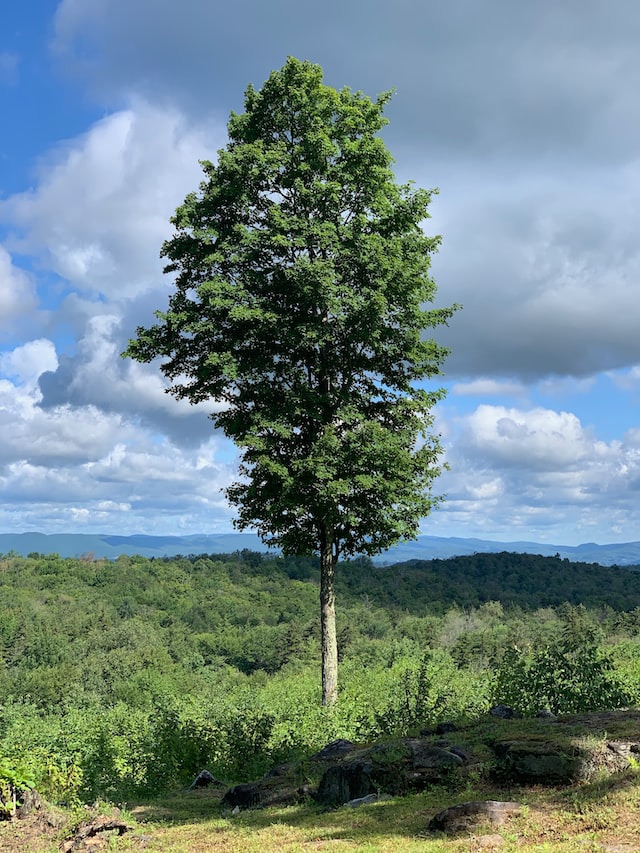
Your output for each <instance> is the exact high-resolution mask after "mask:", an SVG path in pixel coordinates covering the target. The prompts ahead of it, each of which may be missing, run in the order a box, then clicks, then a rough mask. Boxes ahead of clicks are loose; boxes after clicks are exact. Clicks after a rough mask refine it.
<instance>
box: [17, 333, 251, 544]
mask: <svg viewBox="0 0 640 853" xmlns="http://www.w3.org/2000/svg"><path fill="white" fill-rule="evenodd" d="M56 362H57V355H56V352H55V348H54V346H53V344H52V343H51V341H47V340H36V341H30V342H28V343H27V344H25V345H23V346H21V347H17V348H15V349H14V350H13V351H9V352H6V353H3V354H2V356H1V357H0V376H1V375H4V378H0V432H2V436H3V441H2V443H1V444H0V504H2V507H3V509H2V511H1V512H0V524H2V521H3V520H4V521H5V524H3V526H4V527H7V528H8V529H13V530H24V529H29V528H33V527H36V528H38V529H40V530H43V531H45V532H48V531H50V530H55V529H56V527H57V526H60V525H62V526H63V527H64V525H65V524H66V525H67V526H69V525H71V524H72V523H73V526H74V527H76V525H77V524H80V523H82V525H83V526H84V527H85V528H86V529H92V530H100V529H101V528H102V527H104V529H106V530H120V531H122V532H131V533H133V532H136V530H138V531H139V530H141V529H145V530H151V529H155V530H158V532H166V519H167V518H169V517H171V518H172V529H176V530H177V529H181V530H183V531H184V532H191V533H196V532H200V531H202V530H204V529H211V528H212V527H215V526H216V525H220V524H223V526H226V527H228V526H229V524H230V518H231V513H230V510H229V508H228V506H227V505H226V503H225V501H224V498H223V495H222V489H223V488H224V487H226V486H227V485H229V483H230V482H231V480H232V478H233V476H234V472H235V466H234V454H233V450H232V449H231V448H230V446H229V444H228V443H227V442H225V441H224V440H221V439H220V438H219V437H217V436H216V435H214V434H212V432H211V430H209V435H208V438H207V440H206V441H201V442H199V443H198V445H197V446H193V445H190V443H189V442H180V443H174V442H172V441H171V440H170V439H169V438H167V437H165V436H163V435H161V434H159V433H157V432H151V431H150V430H149V429H148V428H147V427H146V426H144V425H140V424H139V423H136V422H135V421H134V420H133V419H128V418H126V417H125V416H123V415H122V414H120V413H117V412H108V411H104V410H102V409H100V408H98V407H96V406H94V405H91V404H82V405H73V406H72V405H70V404H68V403H66V404H62V405H57V406H51V407H49V408H43V407H42V406H41V405H40V401H41V393H40V389H39V385H38V379H39V377H40V375H41V373H42V371H46V370H47V369H50V368H54V367H55V365H56ZM104 379H105V380H106V379H108V377H104ZM36 518H37V519H39V521H38V523H30V519H36ZM163 525H165V526H164V528H163Z"/></svg>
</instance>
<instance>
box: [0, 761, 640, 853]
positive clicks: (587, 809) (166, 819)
mask: <svg viewBox="0 0 640 853" xmlns="http://www.w3.org/2000/svg"><path fill="white" fill-rule="evenodd" d="M472 799H492V800H494V799H497V800H518V801H520V802H522V803H523V804H524V805H525V808H524V809H523V812H522V814H521V815H519V816H517V817H514V818H512V819H510V820H509V821H507V823H505V824H504V825H503V826H502V827H498V828H492V827H489V826H487V827H486V828H484V829H480V830H478V832H477V833H475V834H474V835H473V836H470V835H461V836H457V837H453V838H447V837H445V836H442V835H433V834H431V833H429V832H428V831H427V824H428V823H429V820H430V819H431V817H432V816H433V815H434V814H436V813H437V812H438V811H440V810H441V809H443V808H445V807H446V806H448V805H452V804H454V803H457V802H464V801H466V800H472ZM639 814H640V772H638V770H634V769H630V770H629V771H627V772H625V773H623V774H619V775H617V776H614V777H608V778H604V777H603V778H602V779H598V780H596V781H594V782H591V783H588V784H583V785H576V786H571V787H568V788H543V787H535V788H530V787H522V788H520V787H517V788H516V787H513V786H511V787H509V788H502V787H496V786H492V785H491V784H488V783H483V782H482V781H478V782H475V783H474V784H473V785H470V786H469V787H468V788H466V789H465V790H458V791H451V790H447V789H445V788H442V787H434V788H432V789H430V790H429V791H425V792H423V793H420V794H414V795H410V796H406V797H394V798H389V799H386V800H381V801H379V802H377V803H374V804H372V805H369V806H363V807H361V808H359V809H350V808H345V807H343V808H338V809H335V810H329V811H327V810H321V809H319V808H318V807H317V806H316V805H315V804H313V803H307V804H303V805H299V806H289V807H287V808H271V809H258V810H253V811H244V812H241V813H240V814H238V815H232V814H230V813H229V812H226V813H224V812H221V810H220V807H219V804H218V796H217V795H214V794H212V793H209V792H207V791H201V792H177V793H175V794H173V795H171V796H165V797H162V798H159V799H157V800H153V801H148V802H144V803H138V804H136V805H135V806H133V807H131V809H130V811H129V812H128V813H127V818H128V819H129V820H130V822H131V823H132V824H133V825H134V830H133V831H132V832H131V833H128V834H127V835H125V836H123V837H122V838H119V839H115V838H114V839H111V840H110V841H109V842H108V845H107V849H113V850H119V851H134V850H145V851H157V853H160V851H162V853H294V851H340V853H342V851H344V853H463V851H464V853H467V851H476V850H501V851H505V853H512V851H518V853H571V851H580V853H589V851H600V853H602V851H603V850H606V849H607V848H606V845H610V847H611V848H612V849H615V850H620V851H621V853H622V851H624V853H627V851H628V853H633V851H640V823H639V821H638V815H639ZM60 841H61V833H57V834H56V833H53V834H49V835H48V836H46V835H44V834H43V833H42V829H41V828H40V831H39V832H38V831H37V828H36V827H32V829H31V831H30V830H29V825H28V822H26V821H24V822H16V823H14V824H5V825H3V826H2V827H1V828H0V850H1V851H24V853H27V851H28V853H53V851H59V850H60V846H59V845H60Z"/></svg>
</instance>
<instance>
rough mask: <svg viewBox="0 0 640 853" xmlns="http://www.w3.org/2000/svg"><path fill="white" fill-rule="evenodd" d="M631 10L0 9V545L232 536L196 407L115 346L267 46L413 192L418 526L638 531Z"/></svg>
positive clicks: (604, 536)
mask: <svg viewBox="0 0 640 853" xmlns="http://www.w3.org/2000/svg"><path fill="white" fill-rule="evenodd" d="M638 43H640V4H638V3H637V2H636V0H609V2H607V3H604V2H601V0H562V2H558V0H536V2H535V3H514V2H513V0H483V2H482V3H479V2H477V0H448V2H447V3H441V2H434V1H433V0H396V2H395V3H390V2H388V0H347V2H344V0H341V1H340V2H337V0H325V2H324V3H322V4H318V3H310V2H308V0H271V2H269V3H265V2H263V0H235V2H234V3H233V4H231V3H228V4H222V3H212V2H210V0H181V2H180V3H176V2H175V0H136V2H135V3H133V2H131V0H92V2H91V3H87V2H86V0H62V2H56V0H30V2H29V3H3V4H2V5H1V7H0V107H1V112H2V132H1V133H0V532H16V533H20V532H26V531H33V530H37V531H41V532H44V533H59V532H66V533H89V532H91V533H112V534H122V535H127V534H133V533H148V534H175V535H187V534H193V533H216V532H224V531H229V530H231V525H232V519H233V512H232V510H231V509H230V508H229V507H228V505H227V503H226V501H225V498H224V494H223V492H222V490H223V489H224V487H225V486H227V485H229V484H230V483H231V482H233V480H234V477H235V476H236V471H237V463H238V459H237V455H236V452H235V449H234V447H233V445H232V444H231V443H230V442H229V441H227V440H226V439H225V438H224V436H222V435H221V434H220V433H219V432H217V431H215V430H214V428H213V424H212V422H211V420H210V419H209V418H208V413H209V412H210V411H211V410H212V408H213V406H212V405H209V406H208V405H207V404H199V405H198V406H195V407H191V406H189V405H188V404H187V403H186V402H184V401H182V402H177V401H176V400H175V399H174V398H173V397H171V396H170V395H167V394H165V393H164V387H165V386H164V380H163V379H162V375H161V373H160V371H159V370H158V369H157V365H153V364H152V365H140V364H137V363H135V362H132V361H130V360H127V361H125V360H123V359H121V358H120V353H121V352H122V350H123V349H124V348H125V346H126V343H127V341H128V340H129V338H130V337H132V336H133V335H134V332H135V329H136V327H137V326H139V325H150V324H151V323H152V322H153V312H154V310H156V309H163V308H165V307H166V304H167V300H168V295H169V294H170V292H171V287H172V282H171V279H170V277H168V276H165V275H163V273H162V263H161V261H160V258H159V251H160V246H161V245H162V242H163V240H165V239H166V238H167V237H169V236H170V235H171V226H170V224H169V218H170V216H171V215H172V213H173V211H174V210H175V208H176V207H177V206H178V205H179V204H180V203H181V202H182V200H183V198H184V197H185V195H186V194H187V193H189V192H191V191H192V190H195V189H197V187H198V184H199V181H200V179H201V174H202V173H201V169H200V166H199V161H200V160H202V159H213V160H215V156H216V152H217V150H218V149H220V148H221V147H223V146H224V145H225V144H226V141H227V137H226V122H227V120H228V117H229V113H230V111H231V110H235V111H242V108H243V93H244V90H245V88H246V86H247V85H248V84H249V83H253V84H254V85H255V86H256V87H260V86H261V85H262V83H263V82H264V81H265V79H266V78H267V77H268V75H269V73H270V72H271V71H272V70H274V69H277V68H280V67H282V65H283V64H284V62H285V61H286V58H287V56H289V55H292V56H296V57H298V58H299V59H308V60H310V61H312V62H316V63H319V64H320V65H322V67H323V69H324V75H325V82H327V83H328V84H329V85H332V86H335V87H338V88H341V87H342V86H350V87H351V88H352V89H361V90H363V91H364V92H365V93H367V94H368V95H370V96H372V97H373V96H375V95H377V94H378V93H379V92H382V91H386V90H389V89H394V90H395V95H394V98H393V99H392V101H391V102H390V103H389V105H388V107H387V109H386V113H387V117H388V119H389V125H388V127H387V128H386V129H385V131H384V139H385V142H386V143H387V145H388V147H389V149H390V151H391V153H392V155H393V156H394V158H395V171H396V176H397V178H398V180H399V181H401V182H405V181H409V180H412V181H414V182H415V183H416V185H417V186H422V187H425V188H434V187H437V188H438V189H439V194H438V195H437V196H436V197H435V198H434V201H433V203H432V206H431V219H430V220H428V221H427V223H426V226H425V228H426V230H427V232H428V233H429V234H440V235H442V246H441V249H440V251H439V253H438V254H437V255H436V256H435V257H434V260H433V267H432V270H433V275H434V278H435V280H436V283H437V285H438V296H437V299H436V306H445V305H449V304H452V303H454V302H456V303H461V304H462V305H463V306H464V307H463V310H461V311H459V312H458V313H456V315H455V316H454V318H453V319H452V320H451V322H450V325H449V327H448V328H446V329H445V328H442V329H441V328H438V329H436V330H435V336H436V338H437V340H438V341H439V342H440V343H442V344H445V345H446V346H448V347H450V348H451V355H450V357H449V359H448V360H447V362H446V365H445V375H444V376H443V377H442V384H443V385H444V387H446V388H447V391H448V394H447V397H446V399H445V400H444V401H443V402H441V403H439V404H438V406H437V407H436V422H435V429H436V431H437V432H439V433H440V434H441V435H442V441H443V444H444V446H445V457H446V461H447V463H448V465H449V470H448V471H446V472H445V473H444V474H443V475H442V476H441V477H440V478H439V479H438V481H437V482H436V484H435V491H436V493H438V494H442V495H445V496H446V499H445V501H444V502H443V504H442V506H441V508H440V509H439V510H437V511H436V512H434V513H432V514H431V515H430V516H429V517H428V518H426V519H424V521H423V523H422V527H421V530H422V532H423V533H425V534H430V535H434V536H461V537H479V538H483V539H495V540H499V541H504V542H508V541H515V540H528V541H534V542H547V543H557V544H567V545H572V544H580V543H582V542H598V543H600V544H605V543H610V542H625V541H636V540H638V539H640V504H639V498H640V328H639V327H640V98H639V97H638V92H640V51H638V49H637V45H638Z"/></svg>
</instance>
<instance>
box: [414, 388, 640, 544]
mask: <svg viewBox="0 0 640 853" xmlns="http://www.w3.org/2000/svg"><path fill="white" fill-rule="evenodd" d="M446 445H447V459H448V462H449V464H450V466H451V470H450V471H448V472H445V474H444V475H443V477H442V480H441V482H439V483H438V486H439V487H441V488H442V490H443V491H444V492H446V494H447V502H446V504H445V508H444V510H443V511H442V512H439V513H436V514H435V515H434V516H432V518H430V519H429V521H428V523H427V524H426V525H425V529H427V530H428V531H429V532H431V533H438V532H441V533H443V534H444V533H446V535H450V534H451V530H455V529H456V528H458V529H460V528H464V527H465V526H466V525H469V524H473V526H474V528H475V529H476V530H477V531H479V532H478V535H484V536H485V537H486V538H498V539H502V540H505V539H507V540H508V539H511V540H517V539H522V538H528V539H530V540H534V541H535V540H536V539H537V540H538V541H547V542H554V541H555V542H560V543H567V544H578V543H580V542H584V541H585V540H587V539H595V540H597V541H615V540H619V539H621V538H622V539H624V538H626V539H628V540H633V539H634V538H637V537H636V531H637V524H638V510H637V494H638V489H639V488H640V432H639V431H637V430H631V431H629V432H628V433H627V434H626V435H625V436H624V437H623V438H621V439H616V440H613V441H610V442H604V441H601V440H599V439H598V438H597V436H596V435H594V433H593V431H592V430H590V429H588V428H585V427H584V426H583V425H582V424H581V422H580V420H579V419H578V418H577V417H576V416H575V415H574V414H572V413H570V412H562V411H560V412H558V411H554V410H552V409H544V408H540V407H537V408H532V409H517V408H513V407H512V408H507V407H504V406H490V405H486V404H483V405H480V406H478V407H477V408H476V409H475V410H474V411H473V412H471V413H469V414H468V415H464V416H460V417H458V418H457V419H456V420H455V422H452V423H451V424H450V425H449V434H448V435H447V437H446Z"/></svg>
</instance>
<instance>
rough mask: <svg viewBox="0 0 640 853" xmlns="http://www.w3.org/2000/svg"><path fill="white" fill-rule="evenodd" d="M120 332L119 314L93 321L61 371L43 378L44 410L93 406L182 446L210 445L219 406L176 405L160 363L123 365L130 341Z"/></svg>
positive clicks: (62, 363)
mask: <svg viewBox="0 0 640 853" xmlns="http://www.w3.org/2000/svg"><path fill="white" fill-rule="evenodd" d="M122 327H123V321H122V318H121V317H120V316H119V315H117V314H95V315H94V316H92V317H90V318H89V319H88V321H87V324H86V327H85V331H84V334H83V335H82V337H81V338H80V340H79V341H78V345H77V349H76V352H75V354H74V355H72V356H62V357H61V358H60V363H59V366H58V367H57V369H54V370H50V371H47V372H43V373H42V374H41V376H40V378H39V386H40V390H41V392H42V400H41V403H40V405H41V407H42V408H43V409H56V408H57V407H59V406H62V405H69V406H73V407H83V406H93V407H95V408H97V409H100V410H101V411H102V412H106V413H111V414H119V415H122V416H125V417H127V418H129V419H133V420H136V421H139V422H141V423H143V424H145V425H146V426H147V427H149V428H151V429H152V430H153V431H154V432H159V433H161V434H162V435H166V436H169V437H170V438H172V439H173V440H174V441H176V442H177V443H181V444H183V445H198V444H200V443H201V442H203V441H206V440H207V439H208V438H209V437H210V436H211V434H212V432H213V425H212V423H211V421H210V419H209V417H208V416H209V414H211V412H213V411H215V409H216V406H215V404H214V403H200V404H198V405H196V406H191V405H190V404H189V403H188V401H186V400H176V399H175V398H174V397H172V396H170V395H168V394H167V393H166V389H167V387H168V383H167V382H166V381H165V380H164V379H163V377H162V375H161V373H160V369H159V365H158V364H157V363H155V362H154V363H152V364H149V365H147V364H138V363H137V362H134V361H131V360H130V359H127V360H126V361H125V360H123V359H122V358H121V357H120V353H121V352H122V351H123V349H124V348H125V346H126V340H127V336H126V334H123V328H122ZM131 333H133V332H131Z"/></svg>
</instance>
